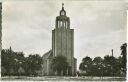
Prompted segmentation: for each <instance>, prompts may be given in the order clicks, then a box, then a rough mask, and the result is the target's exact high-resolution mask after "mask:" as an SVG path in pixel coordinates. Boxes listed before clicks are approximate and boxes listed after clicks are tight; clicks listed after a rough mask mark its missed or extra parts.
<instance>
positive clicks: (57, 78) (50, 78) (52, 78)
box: [1, 76, 126, 81]
mask: <svg viewBox="0 0 128 82" xmlns="http://www.w3.org/2000/svg"><path fill="white" fill-rule="evenodd" d="M1 80H3V81H21V80H22V81H29V80H30V81H126V78H125V77H87V76H81V77H64V76H42V77H26V76H10V77H9V76H8V77H7V76H6V77H2V78H1Z"/></svg>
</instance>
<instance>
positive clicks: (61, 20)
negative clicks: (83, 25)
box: [55, 3, 70, 28]
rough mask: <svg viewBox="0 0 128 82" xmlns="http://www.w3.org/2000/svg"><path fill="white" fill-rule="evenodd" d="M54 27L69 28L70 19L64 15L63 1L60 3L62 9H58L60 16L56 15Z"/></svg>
mask: <svg viewBox="0 0 128 82" xmlns="http://www.w3.org/2000/svg"><path fill="white" fill-rule="evenodd" d="M55 27H56V28H61V27H63V28H70V19H69V17H67V16H66V11H65V10H64V3H62V9H61V11H60V16H58V17H56V26H55Z"/></svg>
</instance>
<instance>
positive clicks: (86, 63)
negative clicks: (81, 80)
mask: <svg viewBox="0 0 128 82" xmlns="http://www.w3.org/2000/svg"><path fill="white" fill-rule="evenodd" d="M120 49H121V55H122V56H119V57H118V58H116V57H113V56H110V55H105V56H104V58H103V59H102V58H101V57H95V58H94V59H93V60H92V58H90V57H88V56H86V57H85V58H83V60H82V62H81V63H80V66H79V69H80V71H81V72H83V73H84V74H83V73H81V74H82V75H88V76H126V63H127V52H126V50H127V44H126V43H124V44H122V45H121V48H120Z"/></svg>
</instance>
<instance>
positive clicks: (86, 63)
mask: <svg viewBox="0 0 128 82" xmlns="http://www.w3.org/2000/svg"><path fill="white" fill-rule="evenodd" d="M91 68H92V59H91V58H90V57H88V56H86V57H85V58H83V59H82V63H81V64H80V66H79V69H80V70H81V71H86V75H92V72H91V70H90V69H91Z"/></svg>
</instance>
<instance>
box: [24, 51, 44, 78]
mask: <svg viewBox="0 0 128 82" xmlns="http://www.w3.org/2000/svg"><path fill="white" fill-rule="evenodd" d="M42 64H43V59H42V57H40V56H39V55H38V54H33V55H32V54H31V55H29V57H27V58H26V61H25V67H24V68H25V70H26V72H27V75H34V76H36V75H38V74H37V73H36V71H38V70H40V69H41V68H42Z"/></svg>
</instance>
